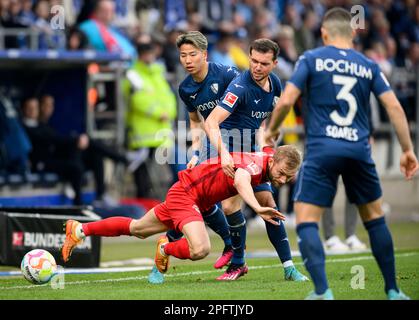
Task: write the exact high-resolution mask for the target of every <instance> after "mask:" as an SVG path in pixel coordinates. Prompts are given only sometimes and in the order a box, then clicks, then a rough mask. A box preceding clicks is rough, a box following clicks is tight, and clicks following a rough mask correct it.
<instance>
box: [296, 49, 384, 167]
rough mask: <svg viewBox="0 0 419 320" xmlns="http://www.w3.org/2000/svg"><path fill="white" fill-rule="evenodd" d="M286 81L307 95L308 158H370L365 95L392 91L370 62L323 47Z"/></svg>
mask: <svg viewBox="0 0 419 320" xmlns="http://www.w3.org/2000/svg"><path fill="white" fill-rule="evenodd" d="M289 81H290V82H291V83H293V84H294V85H295V86H297V87H298V88H299V89H300V90H302V91H303V90H304V89H306V95H305V98H306V99H305V108H306V109H305V110H304V113H303V114H304V125H305V129H306V147H307V155H311V156H315V155H316V154H329V155H341V156H350V157H353V158H358V159H361V158H362V159H365V158H366V157H367V156H368V157H369V154H370V147H369V144H368V138H369V136H370V131H371V127H370V103H369V100H370V93H371V92H372V93H374V94H375V96H377V97H378V96H379V95H381V94H382V93H384V92H386V91H388V90H391V88H390V85H389V83H388V81H387V79H386V78H385V76H384V74H383V73H382V72H381V71H380V68H379V67H378V65H377V64H376V63H375V62H373V61H372V60H370V59H368V58H366V57H365V56H364V55H362V54H361V53H359V52H357V51H355V50H353V49H339V48H336V47H333V46H325V47H321V48H317V49H314V50H309V51H306V52H305V53H304V54H303V55H302V56H300V58H299V60H298V62H297V64H296V67H295V71H294V74H293V75H292V77H291V79H290V80H289Z"/></svg>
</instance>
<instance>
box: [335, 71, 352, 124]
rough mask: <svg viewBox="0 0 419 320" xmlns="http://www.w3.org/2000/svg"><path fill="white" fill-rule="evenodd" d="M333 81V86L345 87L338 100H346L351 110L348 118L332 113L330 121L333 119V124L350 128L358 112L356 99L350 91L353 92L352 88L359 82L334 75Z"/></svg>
mask: <svg viewBox="0 0 419 320" xmlns="http://www.w3.org/2000/svg"><path fill="white" fill-rule="evenodd" d="M332 81H333V84H338V85H342V86H343V87H342V88H341V89H340V91H339V92H338V94H337V96H336V99H338V100H345V101H346V102H347V103H348V105H349V110H348V114H347V115H346V117H342V116H341V115H339V113H338V112H337V111H336V110H335V111H333V112H332V113H330V119H332V120H333V122H334V123H336V124H337V125H338V126H350V125H351V124H352V121H353V120H354V118H355V115H356V112H357V110H358V105H357V102H356V99H355V97H354V95H353V94H352V93H351V92H350V91H351V90H352V88H353V87H354V85H355V84H356V82H357V81H358V80H357V79H356V78H354V77H346V76H340V75H333V80H332Z"/></svg>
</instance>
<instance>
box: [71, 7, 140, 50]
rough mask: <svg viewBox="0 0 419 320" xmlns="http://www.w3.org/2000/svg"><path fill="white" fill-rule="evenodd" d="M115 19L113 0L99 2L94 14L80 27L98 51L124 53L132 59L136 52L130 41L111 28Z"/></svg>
mask: <svg viewBox="0 0 419 320" xmlns="http://www.w3.org/2000/svg"><path fill="white" fill-rule="evenodd" d="M114 17H115V3H114V2H113V1H111V0H99V1H97V3H96V5H95V7H94V9H93V13H92V14H91V16H90V17H89V19H87V20H86V21H84V22H82V23H81V24H80V26H79V28H80V30H81V31H83V32H84V33H85V34H86V36H87V39H88V40H89V44H90V45H91V46H92V47H93V48H94V49H96V50H98V51H108V52H119V53H124V54H126V55H128V56H130V57H132V58H134V57H135V55H136V52H135V48H134V46H133V45H132V44H131V42H130V40H129V39H127V38H126V37H125V36H123V35H122V34H121V33H119V32H118V31H117V30H116V29H115V28H113V27H112V26H111V23H112V21H113V20H114Z"/></svg>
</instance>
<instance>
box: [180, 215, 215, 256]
mask: <svg viewBox="0 0 419 320" xmlns="http://www.w3.org/2000/svg"><path fill="white" fill-rule="evenodd" d="M182 233H183V234H184V235H185V237H186V239H187V241H188V245H189V252H190V259H191V260H200V259H204V258H205V257H206V256H207V255H208V254H209V253H210V251H211V242H210V238H209V235H208V232H207V229H206V227H205V223H204V222H201V221H192V222H189V223H187V224H185V225H184V226H183V229H182Z"/></svg>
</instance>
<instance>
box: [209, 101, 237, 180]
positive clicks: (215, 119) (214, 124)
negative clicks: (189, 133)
mask: <svg viewBox="0 0 419 320" xmlns="http://www.w3.org/2000/svg"><path fill="white" fill-rule="evenodd" d="M230 114H231V113H230V112H228V111H227V110H225V109H224V108H222V107H220V106H216V107H215V108H214V110H212V111H211V113H210V115H209V116H208V118H207V119H206V120H205V124H204V129H205V132H206V134H207V136H208V138H209V139H210V142H211V144H212V145H213V146H214V147H216V148H217V152H218V154H219V155H220V157H221V163H222V167H223V171H224V173H225V174H227V175H228V176H229V177H231V178H234V161H233V158H232V157H231V155H230V153H229V152H228V150H227V148H226V146H225V145H224V143H223V140H222V138H221V130H220V123H221V122H223V121H224V120H225V119H227V118H228V116H229V115H230Z"/></svg>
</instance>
